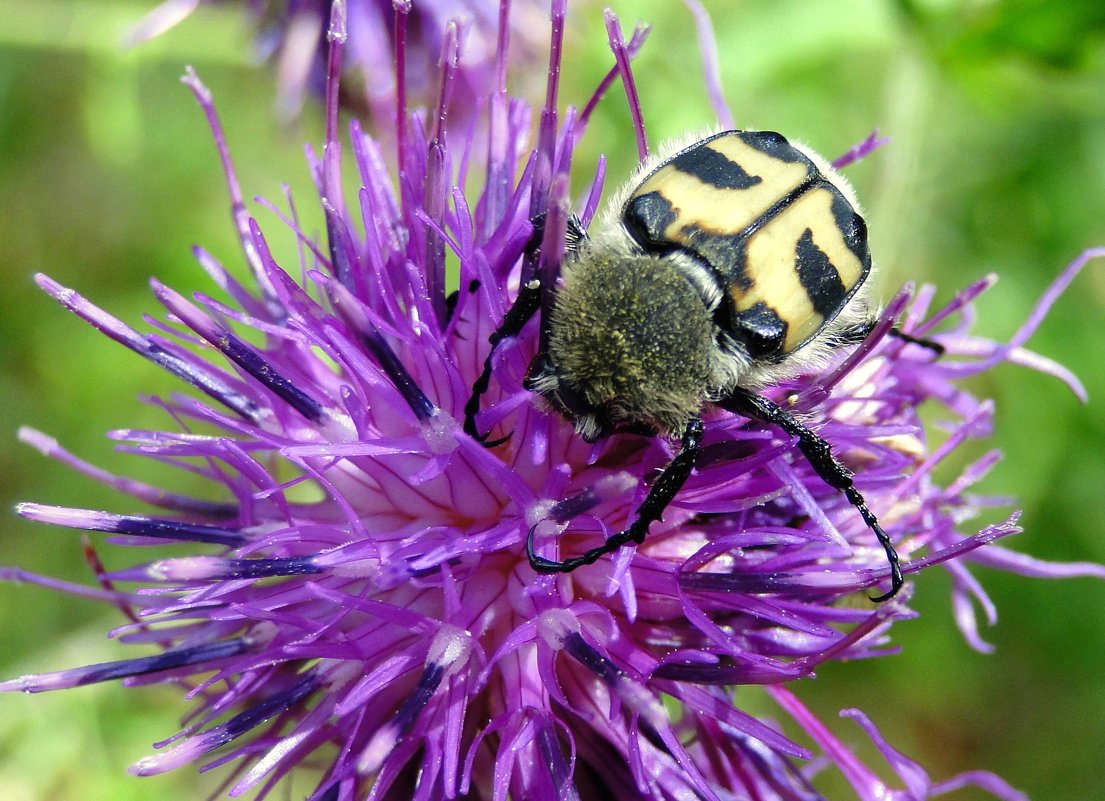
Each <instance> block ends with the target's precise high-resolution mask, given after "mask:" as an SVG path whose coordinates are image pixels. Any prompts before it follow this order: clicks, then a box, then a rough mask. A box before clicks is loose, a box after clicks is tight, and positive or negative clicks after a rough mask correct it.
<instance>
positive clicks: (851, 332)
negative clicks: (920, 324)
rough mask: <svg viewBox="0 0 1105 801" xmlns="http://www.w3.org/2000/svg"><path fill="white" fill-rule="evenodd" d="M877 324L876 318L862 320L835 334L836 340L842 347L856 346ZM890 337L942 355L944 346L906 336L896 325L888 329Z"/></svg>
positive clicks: (920, 338)
mask: <svg viewBox="0 0 1105 801" xmlns="http://www.w3.org/2000/svg"><path fill="white" fill-rule="evenodd" d="M878 324H879V321H878V318H875V317H871V318H869V319H867V320H864V321H863V322H861V323H857V324H856V325H854V326H852V327H851V328H846V329H844V330H843V331H841V332H840V333H839V334H837V338H838V339H839V341H840V344H842V345H858V344H859V343H860V342H863V340H865V339H867V337H868V336H869V335H870V334H871V332H872V331H874V330H875V326H876V325H878ZM890 336H892V337H894V338H895V339H900V340H901V341H902V342H908V343H909V344H910V345H917V346H919V347H922V348H928V349H929V350H931V351H932V352H933V353H935V354H936V355H937V356H943V355H944V346H943V345H941V344H940V343H939V342H933V341H932V340H931V339H925V338H924V337H915V336H913V334H907V333H906V332H905V331H903V330H902V329H900V328H898V326H897V325H895V326H892V327H891V329H890Z"/></svg>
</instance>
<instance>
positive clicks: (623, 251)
mask: <svg viewBox="0 0 1105 801" xmlns="http://www.w3.org/2000/svg"><path fill="white" fill-rule="evenodd" d="M536 222H537V223H540V222H541V221H540V220H538V221H536ZM538 227H540V226H538ZM539 235H540V230H538V231H537V240H536V241H539V238H540V236H539ZM566 245H567V247H566V254H565V260H564V265H563V271H562V276H561V279H562V280H561V284H560V285H559V286H558V287H556V289H555V290H554V292H553V300H552V303H551V309H550V310H549V317H548V320H547V321H546V326H547V329H546V330H547V336H546V337H545V339H546V340H547V347H545V348H544V349H543V351H542V352H540V353H538V354H537V356H536V357H535V359H534V361H533V363H532V364H531V366H530V369H529V371H528V374H527V376H526V380H525V386H526V388H527V389H529V390H531V391H533V392H535V393H536V394H538V395H540V396H542V397H543V398H545V399H546V400H547V401H548V402H549V403H550V404H551V405H552V406H553V407H554V408H555V409H556V410H557V411H559V412H560V413H561V414H563V415H564V416H565V417H566V418H568V419H569V420H571V421H572V422H573V423H574V425H575V428H576V430H577V432H578V433H579V435H580V436H582V437H583V438H584V439H586V440H588V441H594V440H596V439H598V438H600V437H604V436H607V435H609V434H612V433H614V432H615V431H624V430H630V431H639V432H648V433H653V434H659V435H666V436H679V437H680V439H681V445H680V449H679V452H678V453H677V454H676V456H675V457H674V458H673V459H672V461H671V462H670V463H669V464H668V465H667V467H665V468H664V470H663V472H662V473H661V474H660V476H659V478H658V479H657V480H656V482H655V483H654V484H653V485H652V487H651V488H650V489H649V491H648V493H647V495H646V497H645V499H644V501H643V502H642V503H641V505H640V507H639V508H638V509H637V512H636V517H635V519H634V520H633V522H632V523H631V524H630V526H629V527H628V528H627V529H625V530H624V531H621V532H618V533H616V534H613V535H611V536H609V537H608V538H607V539H606V540H605V541H604V542H603V543H602V544H601V545H599V546H596V547H594V548H592V549H590V550H588V551H585V552H584V553H582V554H580V555H578V556H573V557H570V558H567V559H565V560H563V561H554V560H550V559H546V558H545V557H542V556H540V555H539V554H538V553H537V552H536V548H535V543H534V537H535V531H536V528H537V527H536V526H534V527H533V528H532V529H531V530H530V532H529V536H528V538H527V541H526V554H527V558H528V560H529V563H530V565H531V566H532V568H533V569H534V570H535V571H536V572H538V573H561V572H570V571H572V570H575V569H577V568H579V567H582V566H583V565H588V564H592V563H594V562H595V561H597V560H598V559H599V558H600V557H602V556H603V555H605V554H608V553H612V552H613V551H615V550H617V549H618V548H620V547H621V546H622V545H625V544H627V543H629V542H635V543H638V544H640V543H641V542H643V541H644V538H645V536H646V534H647V533H648V528H649V526H650V525H651V523H652V522H653V521H656V520H659V519H660V518H661V516H662V514H663V512H664V509H665V508H666V507H667V505H668V504H669V503H670V502H671V501H672V500H673V499H674V498H675V496H676V494H677V493H678V492H679V490H680V488H681V487H682V486H683V484H684V482H685V481H686V480H687V478H688V476H689V475H690V473H691V470H692V469H693V467H694V463H695V459H696V457H697V455H698V452H699V448H700V445H701V441H702V437H703V431H704V426H703V422H702V417H701V411H702V409H703V407H704V406H705V404H707V403H712V404H714V405H716V406H719V407H721V408H723V409H726V410H728V411H731V412H734V413H737V414H740V415H742V416H745V417H749V418H753V419H756V420H760V421H763V422H765V423H768V424H771V425H774V426H776V427H778V428H779V429H781V430H782V431H784V432H785V433H786V434H787V435H789V436H791V437H794V438H796V440H797V443H798V447H799V449H800V450H801V451H802V453H803V454H804V455H805V457H806V458H807V459H808V460H809V462H810V464H811V465H812V467H813V468H814V470H815V471H816V472H817V474H818V475H819V476H820V477H821V478H822V479H823V480H824V481H825V482H826V483H827V484H828V485H829V486H831V487H833V488H835V489H837V490H839V491H841V492H842V493H843V494H844V496H845V498H846V499H847V500H848V502H849V503H850V504H851V505H852V506H854V507H855V508H856V510H857V511H858V512H859V514H860V516H861V517H862V518H863V521H864V523H865V524H866V525H867V526H868V528H870V529H871V531H872V532H873V533H874V534H875V537H876V538H877V539H878V542H879V544H880V545H881V546H882V548H883V550H884V551H885V553H886V559H887V563H888V564H889V567H890V589H889V591H887V592H886V593H885V594H883V595H880V596H878V597H876V598H873V599H872V600H875V601H884V600H887V599H889V598H891V597H893V596H894V595H895V594H896V593H897V592H898V590H899V589H901V586H902V583H903V577H902V569H901V562H900V559H899V557H898V554H897V551H896V550H895V548H894V545H893V543H892V541H891V539H890V537H889V535H888V534H887V533H886V532H885V531H884V530H883V528H882V527H881V526H880V525H879V522H878V519H877V518H876V516H875V515H874V513H872V512H871V510H870V509H869V508H868V506H867V503H866V501H865V500H864V498H863V495H862V494H861V493H860V492H859V490H857V489H856V487H855V485H854V483H853V481H852V473H851V472H850V471H849V470H848V468H847V467H845V466H844V465H843V464H842V463H841V462H840V461H839V460H838V459H837V458H836V457H835V456H834V455H833V452H832V448H831V446H830V445H829V443H828V442H826V441H825V440H824V439H823V438H822V437H821V436H819V435H818V434H817V433H816V432H814V431H813V430H812V429H810V428H809V427H807V426H806V425H805V424H803V423H802V422H801V421H799V420H798V419H796V418H795V417H794V416H793V415H792V414H790V413H789V412H788V411H787V410H786V409H784V408H782V407H781V406H779V405H778V404H776V403H775V402H773V401H771V400H770V399H768V398H766V397H764V396H763V395H761V394H759V392H760V391H762V390H763V389H765V388H768V387H771V386H774V385H776V384H778V383H779V382H780V381H782V380H784V379H786V378H790V377H793V376H796V375H798V374H800V373H803V372H806V371H808V370H811V369H816V368H817V367H818V366H820V365H822V364H824V363H825V361H826V360H827V358H828V357H829V356H830V355H831V354H832V353H834V352H835V351H836V350H837V349H838V348H840V347H842V346H845V345H849V344H856V343H858V342H861V341H862V340H863V339H864V338H866V336H867V335H868V334H869V333H870V331H871V330H872V328H873V327H874V323H875V319H876V310H875V309H873V308H872V306H871V304H870V300H869V290H870V283H869V282H868V280H867V279H868V278H869V277H870V274H871V270H872V264H871V254H870V251H869V248H868V242H867V226H866V223H865V222H864V219H863V216H862V213H861V211H860V207H859V203H858V201H857V200H856V197H855V193H854V192H853V190H852V188H851V186H850V185H849V184H848V182H847V181H846V180H845V179H844V178H843V177H842V176H841V175H840V174H839V173H838V172H837V171H836V170H835V169H833V167H832V166H831V165H830V164H829V163H828V162H827V161H826V160H825V159H824V158H822V157H821V156H819V155H817V154H816V153H814V152H813V151H811V150H809V149H807V148H805V147H803V146H801V145H797V144H793V143H791V142H789V141H788V140H787V139H786V138H785V137H783V136H782V135H780V134H778V133H775V132H772V131H722V132H720V133H715V134H712V135H709V136H706V137H705V138H697V137H696V138H695V139H694V140H693V141H691V142H690V143H689V144H688V142H686V141H684V142H682V143H677V144H675V145H673V146H669V147H668V148H666V149H664V150H663V151H661V152H659V153H658V154H656V155H655V156H653V157H651V158H649V159H648V160H646V161H645V163H644V164H642V166H641V167H640V168H639V169H638V171H637V173H636V176H635V177H634V178H633V179H631V180H630V181H629V182H628V183H627V184H626V185H625V186H624V187H623V188H622V189H621V190H619V191H618V192H617V193H616V194H615V195H614V196H613V198H612V199H611V201H610V202H609V203H608V204H607V207H606V210H605V212H604V213H603V215H602V216H601V217H600V220H599V222H598V224H597V225H596V226H595V228H594V231H593V232H591V233H588V232H587V231H585V230H584V229H583V226H582V224H581V223H580V222H579V220H578V219H577V218H575V217H570V218H569V221H568V237H567V243H566ZM541 294H542V288H541V284H540V281H538V280H536V279H535V280H531V281H529V282H527V283H526V284H525V285H524V286H523V287H522V288H521V290H520V292H519V295H518V298H517V300H516V301H515V304H514V305H513V306H512V307H511V309H510V310H509V311H508V313H507V315H506V317H505V319H504V321H503V324H502V325H501V326H500V327H499V328H498V329H497V330H496V331H495V332H494V333H493V334H492V335H491V337H490V344H491V352H489V353H488V356H487V359H486V361H485V362H484V369H483V372H482V374H481V375H480V377H479V378H478V379H477V381H476V382H475V384H474V385H473V390H472V395H471V397H470V398H469V401H468V404H467V405H466V406H465V420H464V429H465V431H466V432H467V433H468V434H470V435H472V436H473V437H476V438H477V439H479V440H480V441H481V442H483V443H484V444H485V445H487V446H488V447H492V446H494V445H496V444H499V443H501V442H502V441H504V440H494V441H490V440H488V436H487V435H486V434H480V433H479V432H478V431H477V427H476V421H475V416H476V414H477V413H478V412H479V404H480V398H481V396H482V395H483V393H484V392H486V391H487V388H488V383H489V380H490V375H491V357H492V353H493V352H494V350H495V348H496V347H497V346H498V344H499V343H500V342H501V341H502V340H503V339H505V338H507V337H512V336H516V335H517V334H518V333H519V332H520V331H521V329H522V327H523V326H524V325H525V323H526V322H527V321H528V320H529V319H530V318H531V317H532V316H533V315H534V314H535V313H536V312H537V311H538V309H539V308H540V306H541ZM892 333H894V334H895V335H897V336H899V337H901V338H903V339H905V340H907V341H909V342H914V343H917V344H920V345H924V346H926V347H929V348H932V349H933V350H935V351H937V352H938V353H939V352H940V351H941V348H940V346H939V345H938V344H936V343H932V342H929V341H928V340H920V339H916V338H914V337H911V336H909V335H908V334H905V333H902V332H900V331H898V330H897V329H896V328H895V329H893V330H892Z"/></svg>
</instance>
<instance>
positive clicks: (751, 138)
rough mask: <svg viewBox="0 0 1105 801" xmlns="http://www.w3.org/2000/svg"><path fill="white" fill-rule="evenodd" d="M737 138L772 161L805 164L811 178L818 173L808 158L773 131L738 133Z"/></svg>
mask: <svg viewBox="0 0 1105 801" xmlns="http://www.w3.org/2000/svg"><path fill="white" fill-rule="evenodd" d="M737 136H738V137H739V138H740V140H741V141H742V142H744V143H745V144H746V145H748V146H749V147H751V148H754V149H756V150H758V151H760V152H761V153H764V154H765V155H768V156H771V158H773V159H778V160H779V161H785V162H788V163H790V164H805V165H806V167H807V169H808V170H809V174H810V175H811V176H812V175H814V174H816V173H817V171H818V170H817V167H816V165H814V163H813V162H812V161H810V158H809V156H807V155H806V154H805V153H803V152H802V151H801V150H799V149H798V148H796V147H795V146H794V145H792V144H791V143H790V142H788V141H787V139H786V137H785V136H783V135H782V134H779V133H775V131H739V132H738V133H737Z"/></svg>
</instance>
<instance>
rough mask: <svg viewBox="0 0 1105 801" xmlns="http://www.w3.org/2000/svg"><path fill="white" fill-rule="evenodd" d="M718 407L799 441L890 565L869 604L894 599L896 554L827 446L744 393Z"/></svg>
mask: <svg viewBox="0 0 1105 801" xmlns="http://www.w3.org/2000/svg"><path fill="white" fill-rule="evenodd" d="M717 405H718V406H721V407H722V408H723V409H728V410H729V411H731V412H736V413H737V414H739V415H742V416H744V417H751V418H754V419H756V420H760V421H762V422H765V423H770V424H771V425H774V426H777V427H779V428H781V429H782V430H783V431H785V432H786V433H787V434H789V435H790V436H792V437H796V438H797V439H798V448H799V449H800V450H801V451H802V454H803V455H804V456H805V457H806V459H807V460H808V461H809V463H810V466H812V467H813V469H814V471H815V472H816V473H817V475H818V476H820V477H821V479H822V480H823V481H824V482H825V483H826V484H828V485H829V486H830V487H833V488H834V489H838V490H840V491H841V492H843V493H844V497H845V498H847V499H848V503H850V504H852V506H854V507H856V510H857V511H858V512H859V514H860V517H862V518H863V522H864V523H866V524H867V527H868V528H869V529H871V531H872V532H873V533H874V534H875V537H876V538H877V539H878V541H879V545H881V546H882V549H883V551H885V552H886V561H887V563H888V564H889V565H890V589H889V591H887V592H886V593H884V594H882V595H879V596H876V597H874V598H872V599H871V600H872V601H886V600H889V599H890V598H893V597H894V596H895V595H896V594H897V593H898V590H900V589H901V588H902V584H903V583H904V581H905V580H904V578H903V577H902V564H901V560H900V559H899V557H898V552H897V551H896V550H895V549H894V544H893V543H892V542H891V541H890V535H888V534H887V533H886V532H885V531H884V530H883V528H882V526H880V525H879V521H878V518H876V517H875V515H874V513H873V512H872V511H871V510H870V509H869V508H867V502H866V501H865V500H864V498H863V495H861V494H860V492H859V490H857V489H856V487H855V483H854V482H853V481H852V472H851V471H850V470H849V469H848V468H847V467H845V466H844V465H843V464H841V462H840V461H839V460H838V459H837V458H836V457H835V456H833V452H832V448H831V447H830V446H829V443H828V442H826V441H825V440H824V439H823V438H822V437H821V436H819V435H818V434H817V433H816V432H814V431H813V430H812V429H810V428H807V427H806V426H805V425H803V424H802V423H800V422H799V421H798V420H796V419H795V418H794V417H793V416H792V415H791V414H789V413H788V412H787V411H786V410H785V409H783V408H782V407H780V406H779V405H778V404H776V403H774V402H773V401H770V400H768V399H767V398H764V397H761V396H760V395H757V394H755V393H753V392H750V391H748V390H746V389H741V388H740V387H738V388H737V389H735V390H734V391H733V392H732V394H730V395H729V396H728V397H727V398H724V399H723V400H720V401H718V402H717Z"/></svg>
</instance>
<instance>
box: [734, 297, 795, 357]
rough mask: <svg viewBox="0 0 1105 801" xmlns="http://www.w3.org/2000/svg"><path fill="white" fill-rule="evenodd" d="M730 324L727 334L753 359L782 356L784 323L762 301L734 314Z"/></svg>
mask: <svg viewBox="0 0 1105 801" xmlns="http://www.w3.org/2000/svg"><path fill="white" fill-rule="evenodd" d="M730 322H731V325H730V327H729V334H730V335H731V336H733V337H734V338H735V339H737V340H738V341H740V342H741V343H742V344H743V345H744V347H745V350H747V351H748V355H749V356H751V357H752V358H753V359H757V360H760V359H762V360H770V359H776V358H779V357H781V356H782V355H783V344H784V343H785V342H786V338H787V324H786V321H784V320H783V319H782V318H781V317H779V315H778V314H777V313H776V312H775V310H774V309H772V308H771V307H770V306H768V305H767V304H766V303H764V302H763V301H762V300H761V301H759V302H758V303H756V304H755V305H753V306H752V307H751V308H748V309H745V310H744V311H740V312H737V313H736V314H734V315H733V316H732V318H731V321H730Z"/></svg>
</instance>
